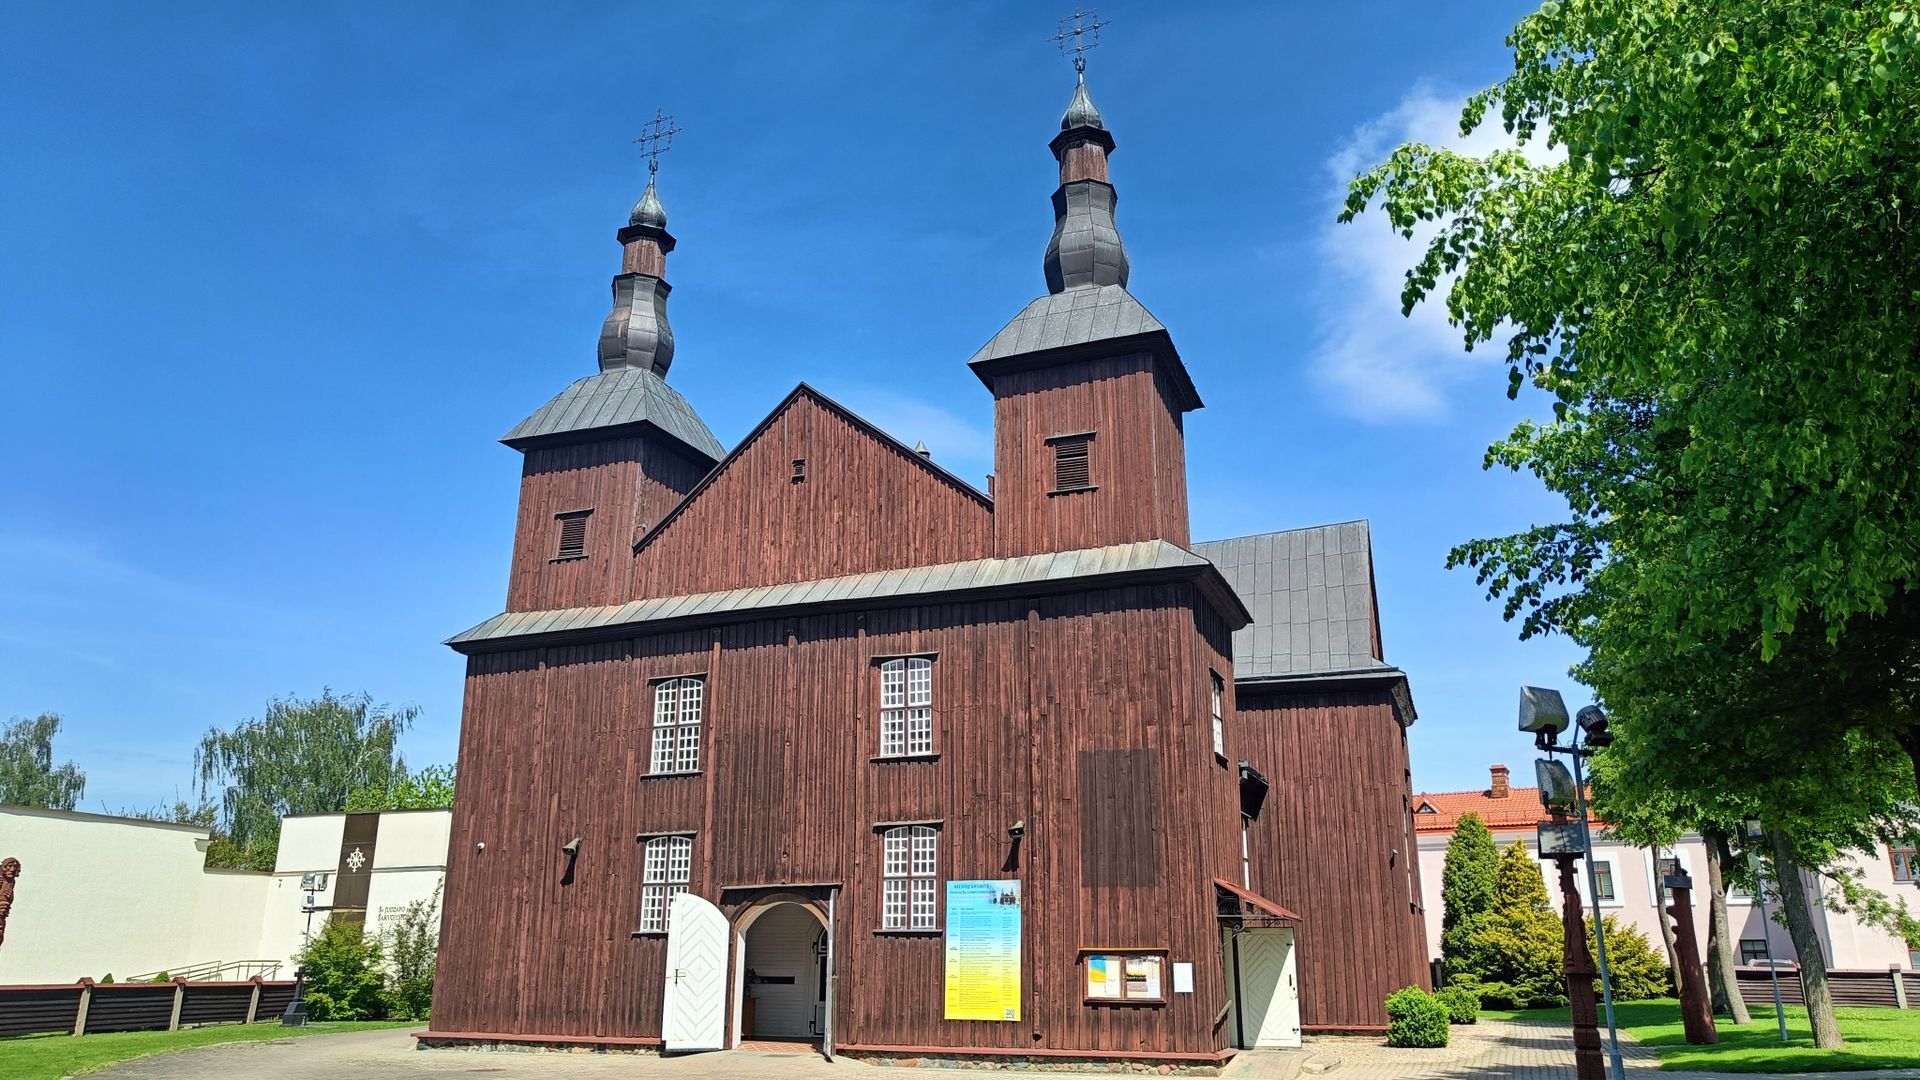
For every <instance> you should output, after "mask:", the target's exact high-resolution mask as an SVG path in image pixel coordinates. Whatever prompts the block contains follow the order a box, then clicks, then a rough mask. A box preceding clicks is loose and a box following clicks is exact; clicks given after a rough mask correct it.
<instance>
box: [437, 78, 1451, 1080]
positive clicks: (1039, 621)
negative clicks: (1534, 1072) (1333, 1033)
mask: <svg viewBox="0 0 1920 1080" xmlns="http://www.w3.org/2000/svg"><path fill="white" fill-rule="evenodd" d="M1049 147H1050V149H1051V150H1052V152H1053V156H1054V157H1055V159H1057V161H1058V163H1059V181H1060V183H1059V187H1058V189H1056V190H1055V191H1054V194H1053V211H1054V228H1053V237H1052V239H1051V241H1050V242H1049V243H1048V244H1047V249H1046V256H1045V269H1046V285H1047V291H1046V293H1045V295H1042V296H1040V297H1039V298H1038V299H1036V300H1034V301H1032V302H1031V303H1029V304H1028V305H1027V306H1026V307H1025V308H1024V309H1023V310H1021V311H1020V312H1019V314H1018V315H1016V316H1015V317H1014V318H1013V320H1012V321H1011V322H1008V323H1007V324H1006V325H1005V326H1004V328H1002V329H1001V330H1000V331H999V332H998V333H997V334H994V335H993V336H992V337H991V338H990V339H989V340H988V341H987V342H986V344H985V345H984V346H982V347H981V348H980V350H979V351H978V352H977V353H976V354H974V356H973V358H972V359H971V361H970V362H969V366H970V367H971V368H972V370H973V372H974V374H975V375H977V376H978V377H979V379H980V382H981V383H982V384H983V385H984V386H985V388H986V390H987V392H988V393H990V394H991V395H992V396H993V402H994V474H993V481H992V483H991V485H990V491H989V492H983V491H980V490H978V489H976V488H975V487H973V486H972V485H970V484H968V483H967V482H966V481H964V480H962V479H961V478H959V477H957V476H954V475H953V474H951V473H949V472H947V471H946V470H945V469H943V468H941V467H940V465H938V464H937V463H935V462H934V461H933V460H931V459H930V458H929V457H928V456H927V455H926V454H924V453H920V452H916V451H915V450H914V449H911V448H909V447H907V446H904V445H902V444H901V443H900V442H898V441H896V440H895V439H894V438H892V437H890V436H889V435H888V434H887V433H886V432H884V431H882V430H880V429H879V428H878V427H876V426H875V425H873V424H872V423H870V422H868V421H867V420H865V419H863V418H861V417H860V416H857V415H855V414H854V413H852V412H850V411H849V410H847V409H846V408H844V407H842V406H841V405H839V404H837V403H835V402H834V401H832V400H831V399H829V398H827V397H826V396H824V395H822V394H820V393H819V392H818V391H816V390H814V389H813V388H811V387H809V386H807V385H805V384H802V385H800V386H798V387H796V388H795V389H794V390H793V392H792V393H791V394H789V395H788V396H787V397H786V399H785V400H783V401H781V402H780V403H779V405H778V406H776V407H775V408H774V409H773V411H772V413H771V414H770V415H768V416H767V418H766V419H765V420H763V421H762V422H761V423H760V425H759V426H758V427H756V428H754V429H753V431H751V432H750V433H748V434H747V436H746V437H745V438H743V439H742V440H741V441H740V442H739V444H738V445H736V446H734V447H732V448H731V449H729V448H728V447H726V446H725V445H723V444H722V443H721V442H720V441H719V440H718V439H716V438H715V437H714V435H713V433H712V432H710V431H709V430H708V429H707V426H706V425H705V424H704V423H702V421H701V419H700V416H699V414H698V412H697V411H696V409H695V408H694V406H693V404H692V403H690V402H688V401H687V400H686V399H685V398H684V397H682V396H681V395H680V393H679V392H678V391H676V390H675V389H674V388H673V386H672V385H671V384H670V383H669V381H668V376H669V374H670V371H671V368H672V364H673V359H674V338H673V332H672V330H671V328H670V327H669V325H668V322H667V296H668V290H669V286H668V285H667V282H666V279H665V263H666V257H667V255H668V254H669V253H670V252H671V251H672V250H673V248H674V238H673V236H672V235H671V234H669V233H668V232H667V218H666V213H665V211H664V209H663V208H662V206H661V203H660V200H659V197H658V194H657V192H656V185H655V184H654V183H653V182H651V181H650V182H649V183H648V186H647V189H646V192H645V194H644V195H643V196H642V197H641V199H640V201H639V203H638V204H637V205H636V206H635V207H634V209H633V212H632V214H631V216H630V218H629V219H628V223H627V226H626V227H625V228H623V229H621V230H620V232H619V240H620V243H621V244H622V245H623V248H624V257H623V260H622V265H621V272H620V273H619V274H618V275H617V276H616V277H615V278H614V279H613V297H614V304H613V311H612V314H610V315H609V316H608V317H607V320H606V323H605V325H604V327H603V328H602V330H601V334H600V342H599V367H600V370H599V373H598V374H595V375H591V376H588V377H586V378H583V379H581V380H579V381H578V382H576V383H574V384H573V385H571V386H569V387H567V388H566V389H565V390H563V391H561V392H560V394H559V395H558V396H556V397H555V398H553V400H551V401H549V402H547V403H546V404H545V405H543V406H541V407H540V408H539V409H538V410H537V411H535V412H534V413H533V415H531V416H529V417H528V418H527V419H526V420H525V421H523V422H522V423H520V424H519V425H518V426H517V427H515V428H514V429H513V430H512V431H510V432H509V433H508V434H507V435H506V437H505V439H504V440H503V441H504V442H505V443H506V444H507V445H508V446H511V447H513V448H514V449H516V450H519V451H520V452H521V453H522V454H523V455H524V456H525V463H524V467H523V469H522V472H521V481H520V513H519V522H518V528H517V532H516V536H515V541H514V550H513V562H512V576H511V580H510V583H509V585H508V589H507V603H506V610H505V611H504V612H503V613H501V614H499V615H496V616H494V617H493V618H490V619H488V620H486V621H485V622H483V623H481V624H480V625H478V626H475V627H474V628H473V629H471V630H468V631H466V632H465V633H462V634H460V635H458V636H456V637H454V638H453V639H451V641H450V642H449V644H450V645H451V646H452V647H453V648H455V649H457V650H458V651H459V652H461V653H462V654H464V655H465V656H466V658H467V682H466V703H465V710H464V716H463V720H462V730H461V736H460V755H459V771H460V784H459V790H458V797H457V800H456V803H455V806H454V813H453V838H452V851H451V854H450V855H449V858H448V871H447V885H446V895H445V906H444V918H443V926H442V939H441V949H440V961H439V965H440V966H439V978H438V985H437V988H436V999H435V1003H434V1010H433V1018H432V1024H431V1030H430V1032H428V1033H426V1034H425V1035H424V1036H423V1039H425V1040H426V1041H427V1042H428V1043H429V1044H433V1043H456V1042H462V1041H475V1042H524V1043H535V1044H549V1045H557V1046H579V1045H597V1046H608V1047H642V1048H644V1047H659V1048H661V1049H663V1050H665V1051H668V1052H672V1051H680V1050H703V1049H719V1048H726V1047H735V1046H739V1045H740V1044H742V1043H743V1042H748V1041H752V1040H756V1039H758V1040H768V1039H794V1040H809V1041H811V1042H814V1043H815V1044H817V1045H818V1047H819V1049H820V1051H821V1052H823V1053H826V1054H829V1055H834V1054H842V1055H850V1056H865V1057H868V1058H873V1059H880V1060H896V1059H899V1058H905V1057H916V1058H930V1057H931V1058H940V1057H949V1058H954V1059H960V1060H966V1061H972V1062H976V1063H980V1062H995V1061H999V1062H1004V1061H1006V1060H1007V1059H1010V1058H1019V1059H1027V1060H1033V1061H1038V1060H1041V1059H1046V1060H1048V1061H1049V1062H1050V1063H1052V1064H1056V1065H1061V1066H1068V1065H1072V1064H1074V1063H1076V1062H1078V1063H1083V1064H1085V1065H1086V1066H1087V1067H1089V1068H1095V1069H1104V1068H1106V1067H1107V1066H1108V1065H1110V1064H1113V1063H1114V1062H1116V1061H1125V1062H1145V1063H1152V1064H1154V1065H1155V1066H1156V1067H1157V1066H1158V1065H1168V1066H1170V1067H1172V1068H1173V1069H1175V1070H1189V1069H1192V1070H1198V1071H1206V1070H1207V1069H1209V1068H1211V1067H1213V1066H1217V1065H1219V1064H1220V1063H1221V1062H1222V1061H1224V1060H1225V1059H1227V1058H1229V1057H1231V1056H1232V1055H1233V1053H1234V1052H1235V1049H1236V1048H1240V1047H1252V1046H1284V1045H1292V1044H1296V1043H1297V1042H1298V1040H1299V1038H1300V1035H1301V1033H1302V1032H1303V1031H1306V1032H1313V1031H1317V1030H1320V1031H1324V1030H1369V1029H1378V1028H1381V1027H1382V1026H1384V1024H1385V1022H1386V1017H1385V1013H1384V1009H1383V1006H1382V1002H1383V1000H1384V999H1385V997H1386V996H1387V994H1388V993H1390V992H1391V991H1393V990H1395V989H1397V988H1399V987H1402V986H1406V985H1408V984H1423V983H1425V982H1426V981H1427V947H1426V942H1425V932H1424V928H1423V927H1424V920H1423V917H1422V914H1421V911H1420V885H1419V881H1418V879H1417V876H1416V875H1417V873H1418V870H1417V866H1418V860H1417V859H1416V858H1415V843H1414V832H1413V822H1412V817H1411V813H1410V808H1409V805H1408V797H1409V773H1408V757H1407V742H1406V735H1405V731H1406V728H1407V726H1408V725H1409V724H1410V723H1412V721H1413V719H1414V712H1413V706H1412V700H1411V698H1410V696H1409V694H1408V690H1407V680H1406V677H1405V675H1404V674H1402V673H1401V672H1400V671H1399V670H1398V669H1396V668H1394V667H1392V666H1390V665H1389V664H1387V663H1386V662H1385V661H1384V660H1383V658H1382V649H1381V638H1380V627H1379V617H1378V607H1377V604H1376V602H1375V595H1374V587H1373V577H1372V559H1371V554H1370V546H1369V535H1368V528H1367V524H1366V523H1365V522H1348V523H1345V524H1336V525H1325V526H1319V527H1312V528H1298V529H1292V530H1288V531H1282V532H1275V533H1269V534H1265V535H1260V536H1250V537H1242V538H1239V539H1231V540H1220V541H1214V542H1206V543H1196V542H1194V541H1193V540H1192V539H1191V537H1190V536H1189V535H1188V520H1187V471H1186V470H1187V465H1186V456H1185V449H1184V444H1183V432H1184V430H1185V427H1186V424H1187V420H1188V414H1190V413H1192V412H1194V411H1195V410H1197V409H1199V408H1200V407H1201V397H1200V393H1199V390H1198V389H1197V387H1196V384H1195V381H1194V379H1193V377H1192V375H1191V374H1190V372H1189V370H1188V367H1187V364H1186V362H1185V361H1184V360H1182V358H1181V356H1180V353H1179V351H1178V350H1177V349H1176V348H1175V346H1174V341H1173V337H1172V335H1171V334H1169V332H1168V331H1167V329H1166V327H1164V326H1162V325H1161V324H1160V322H1159V321H1158V320H1156V319H1155V318H1154V317H1153V316H1152V315H1151V314H1149V313H1148V311H1147V310H1146V308H1144V307H1143V306H1141V304H1140V303H1139V301H1137V300H1135V299H1134V298H1133V296H1132V294H1130V293H1129V292H1128V291H1127V277H1128V261H1127V253H1126V250H1125V248H1124V247H1123V246H1122V244H1121V241H1120V234H1119V232H1118V230H1117V228H1116V226H1115V221H1114V204H1115V194H1114V188H1113V186H1112V184H1111V183H1110V182H1109V180H1108V172H1107V163H1108V156H1109V154H1110V153H1111V152H1112V151H1113V149H1114V140H1113V136H1112V135H1111V134H1109V132H1108V129H1107V127H1106V124H1105V123H1104V122H1103V120H1102V118H1101V115H1100V113H1099V111H1098V110H1097V109H1096V108H1095V107H1094V104H1093V101H1092V99H1091V98H1090V97H1089V95H1088V91H1087V87H1086V85H1085V82H1084V79H1082V81H1081V82H1080V84H1079V85H1077V86H1076V87H1075V89H1074V92H1073V97H1072V100H1071V103H1070V104H1069V106H1068V108H1067V111H1066V113H1065V115H1064V116H1063V118H1062V119H1061V122H1060V130H1059V133H1058V134H1057V135H1055V136H1054V138H1053V140H1052V142H1051V143H1050V144H1049Z"/></svg>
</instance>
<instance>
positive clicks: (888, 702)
mask: <svg viewBox="0 0 1920 1080" xmlns="http://www.w3.org/2000/svg"><path fill="white" fill-rule="evenodd" d="M931 753H933V661H932V660H930V659H928V658H926V657H924V656H908V657H902V658H901V659H898V660H888V661H886V662H884V663H882V664H881V665H880V755H881V756H882V757H904V756H908V755H912V754H931Z"/></svg>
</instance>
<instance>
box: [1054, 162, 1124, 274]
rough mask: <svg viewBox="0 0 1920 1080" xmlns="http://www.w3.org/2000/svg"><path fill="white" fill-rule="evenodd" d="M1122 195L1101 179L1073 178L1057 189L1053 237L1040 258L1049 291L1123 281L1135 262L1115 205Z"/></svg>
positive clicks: (1055, 193) (1055, 192)
mask: <svg viewBox="0 0 1920 1080" xmlns="http://www.w3.org/2000/svg"><path fill="white" fill-rule="evenodd" d="M1119 203H1120V195H1119V193H1118V192H1115V191H1114V190H1113V185H1112V184H1109V183H1107V182H1105V181H1103V180H1072V181H1069V182H1067V183H1064V184H1061V185H1060V187H1059V188H1058V189H1056V190H1055V191H1054V193H1053V236H1052V237H1051V238H1049V239H1048V240H1047V253H1046V255H1045V256H1043V257H1042V259H1041V268H1042V269H1043V270H1044V271H1045V272H1046V276H1047V291H1048V292H1050V293H1057V292H1059V291H1060V290H1062V289H1073V288H1078V287H1081V286H1085V285H1125V284H1126V283H1127V275H1128V274H1129V273H1130V272H1131V270H1132V266H1131V264H1130V263H1128V261H1127V247H1126V245H1125V244H1123V243H1121V242H1120V226H1119V225H1117V224H1115V223H1114V220H1113V212H1114V208H1115V207H1117V206H1118V205H1119Z"/></svg>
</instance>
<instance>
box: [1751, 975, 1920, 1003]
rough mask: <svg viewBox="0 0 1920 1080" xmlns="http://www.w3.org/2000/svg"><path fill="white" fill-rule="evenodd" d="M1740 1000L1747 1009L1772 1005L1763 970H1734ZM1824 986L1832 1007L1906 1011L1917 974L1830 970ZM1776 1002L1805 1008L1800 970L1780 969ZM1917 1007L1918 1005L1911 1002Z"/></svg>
mask: <svg viewBox="0 0 1920 1080" xmlns="http://www.w3.org/2000/svg"><path fill="white" fill-rule="evenodd" d="M1736 974H1737V977H1738V979H1739V982H1740V996H1741V997H1742V998H1745V999H1746V1002H1747V1004H1749V1005H1771V1004H1773V982H1772V980H1771V979H1770V978H1769V976H1768V974H1767V969H1766V968H1765V967H1742V968H1739V969H1737V972H1736ZM1827 986H1828V987H1829V988H1830V989H1831V990H1832V991H1833V1003H1834V1004H1835V1005H1878V1006H1881V1007H1883V1008H1890V1009H1905V1008H1908V1003H1907V1002H1908V997H1907V995H1908V994H1909V993H1913V994H1915V995H1917V996H1920V973H1914V974H1912V975H1909V974H1908V973H1905V972H1902V971H1901V970H1900V969H1899V968H1888V969H1884V970H1881V971H1852V970H1845V969H1840V968H1830V969H1828V971H1827ZM1780 1000H1781V1002H1783V1003H1784V1004H1787V1005H1805V1004H1806V1003H1807V998H1806V994H1805V992H1804V991H1803V990H1801V988H1800V969H1799V968H1791V967H1783V968H1781V969H1780ZM1915 1005H1916V1007H1920V1002H1915Z"/></svg>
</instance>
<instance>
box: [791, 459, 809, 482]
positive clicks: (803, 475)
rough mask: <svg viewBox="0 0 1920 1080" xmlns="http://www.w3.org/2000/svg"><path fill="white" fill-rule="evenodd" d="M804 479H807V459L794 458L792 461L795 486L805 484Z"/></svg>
mask: <svg viewBox="0 0 1920 1080" xmlns="http://www.w3.org/2000/svg"><path fill="white" fill-rule="evenodd" d="M806 479H807V459H806V458H803V457H797V458H794V459H793V482H794V483H796V484H800V483H805V482H806Z"/></svg>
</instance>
